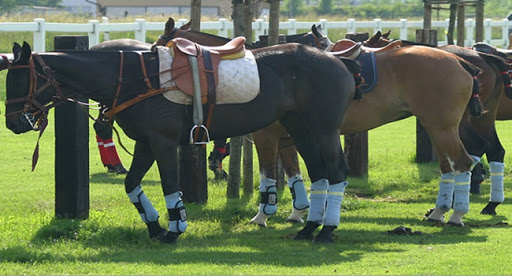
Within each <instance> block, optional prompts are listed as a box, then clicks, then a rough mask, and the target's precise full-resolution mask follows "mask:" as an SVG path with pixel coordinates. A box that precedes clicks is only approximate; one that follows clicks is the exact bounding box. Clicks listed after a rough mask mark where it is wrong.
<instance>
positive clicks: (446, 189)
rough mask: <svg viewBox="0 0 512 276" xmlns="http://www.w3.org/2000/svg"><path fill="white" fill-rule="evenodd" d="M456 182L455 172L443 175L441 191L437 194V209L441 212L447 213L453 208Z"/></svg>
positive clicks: (440, 185) (440, 184)
mask: <svg viewBox="0 0 512 276" xmlns="http://www.w3.org/2000/svg"><path fill="white" fill-rule="evenodd" d="M454 183H455V174H454V173H452V172H450V173H445V174H443V175H441V180H440V181H439V193H438V194H437V200H436V209H439V211H441V212H444V213H446V212H448V211H450V209H451V208H452V202H453V187H454Z"/></svg>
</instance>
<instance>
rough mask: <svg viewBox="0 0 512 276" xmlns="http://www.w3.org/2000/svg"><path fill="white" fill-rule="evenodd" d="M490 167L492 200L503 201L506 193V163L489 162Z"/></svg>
mask: <svg viewBox="0 0 512 276" xmlns="http://www.w3.org/2000/svg"><path fill="white" fill-rule="evenodd" d="M489 169H490V173H491V197H490V199H489V201H491V202H503V201H504V200H505V193H504V192H503V172H504V170H505V164H503V163H501V162H489Z"/></svg>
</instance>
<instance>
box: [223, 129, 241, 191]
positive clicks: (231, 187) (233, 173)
mask: <svg viewBox="0 0 512 276" xmlns="http://www.w3.org/2000/svg"><path fill="white" fill-rule="evenodd" d="M229 146H230V147H231V148H230V153H229V172H228V174H229V178H228V187H227V197H228V198H239V197H240V179H241V177H240V161H241V159H242V156H241V155H242V152H241V146H242V137H240V136H238V137H231V140H230V142H229Z"/></svg>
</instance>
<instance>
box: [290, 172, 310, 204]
mask: <svg viewBox="0 0 512 276" xmlns="http://www.w3.org/2000/svg"><path fill="white" fill-rule="evenodd" d="M288 187H290V192H291V193H292V198H293V201H292V205H293V208H294V209H297V210H303V209H306V208H308V207H309V200H308V194H307V193H306V187H305V186H304V181H303V180H302V177H301V176H300V175H297V176H293V177H290V178H288Z"/></svg>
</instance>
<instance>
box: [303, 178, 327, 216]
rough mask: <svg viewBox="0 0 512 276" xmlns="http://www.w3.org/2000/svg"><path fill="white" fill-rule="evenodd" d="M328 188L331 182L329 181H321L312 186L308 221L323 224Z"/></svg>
mask: <svg viewBox="0 0 512 276" xmlns="http://www.w3.org/2000/svg"><path fill="white" fill-rule="evenodd" d="M328 186H329V181H327V179H320V180H317V181H315V182H314V183H312V184H311V191H310V192H309V201H310V202H311V206H310V207H309V213H308V221H311V222H315V223H318V224H322V221H323V218H324V212H325V202H326V201H327V188H328Z"/></svg>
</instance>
